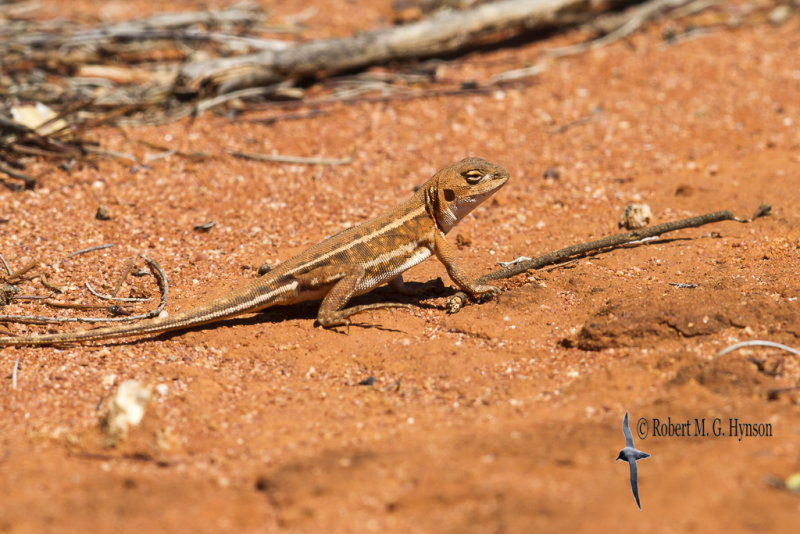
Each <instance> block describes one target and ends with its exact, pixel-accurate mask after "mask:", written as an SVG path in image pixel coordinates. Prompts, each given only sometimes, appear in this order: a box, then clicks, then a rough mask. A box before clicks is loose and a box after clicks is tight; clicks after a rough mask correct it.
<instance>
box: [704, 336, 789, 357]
mask: <svg viewBox="0 0 800 534" xmlns="http://www.w3.org/2000/svg"><path fill="white" fill-rule="evenodd" d="M743 347H772V348H773V349H781V350H785V351H786V352H791V353H792V354H796V355H797V356H800V350H797V349H793V348H792V347H787V346H786V345H782V344H780V343H775V342H774V341H761V340H758V339H754V340H752V341H742V342H741V343H737V344H735V345H731V346H730V347H728V348H726V349H723V350H721V351H719V352H718V353H717V354H716V356H714V357H715V358H719V357H720V356H722V355H723V354H728V353H729V352H733V351H735V350H738V349H741V348H743Z"/></svg>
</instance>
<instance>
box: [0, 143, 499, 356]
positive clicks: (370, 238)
mask: <svg viewBox="0 0 800 534" xmlns="http://www.w3.org/2000/svg"><path fill="white" fill-rule="evenodd" d="M508 178H509V174H508V172H507V171H506V170H505V169H504V168H503V167H501V166H499V165H496V164H494V163H490V162H488V161H486V160H484V159H481V158H475V157H472V158H465V159H463V160H461V161H459V162H458V163H455V164H453V165H450V166H449V167H445V168H443V169H441V170H440V171H438V172H437V173H436V174H434V175H433V177H432V178H431V179H429V180H428V181H427V182H425V183H424V184H422V185H421V186H420V187H419V188H418V189H417V190H416V191H415V193H414V194H413V195H412V196H411V197H410V198H408V199H407V200H406V201H404V202H403V203H401V204H400V205H398V206H397V207H395V208H394V209H392V210H389V211H386V212H385V213H383V214H381V215H379V216H377V217H375V218H374V219H371V220H369V221H366V222H364V223H362V224H360V225H357V226H353V227H350V228H348V229H346V230H344V231H342V232H339V233H338V234H335V235H333V236H331V237H329V238H327V239H325V240H324V241H322V242H320V243H318V244H316V245H314V246H312V247H310V248H308V249H306V250H305V251H304V252H301V253H300V254H298V255H297V256H294V257H293V258H291V259H289V260H287V261H285V262H283V263H279V264H278V265H277V266H275V267H274V268H273V269H271V270H270V271H268V272H267V273H265V274H263V275H262V276H260V277H258V278H255V279H253V280H252V281H250V282H248V283H247V284H245V285H243V286H241V287H240V288H239V289H236V290H233V291H231V292H230V293H228V294H226V295H223V296H221V297H219V298H217V299H214V300H212V301H210V302H207V303H205V304H201V305H199V306H197V307H194V308H190V309H188V310H186V311H182V312H179V313H176V314H174V315H167V316H166V317H162V318H155V319H149V320H145V321H141V322H138V323H133V324H129V325H125V326H111V327H103V328H95V329H89V330H76V331H72V332H63V333H54V334H40V335H24V336H9V337H0V346H2V345H52V344H72V343H82V342H92V341H102V340H107V339H116V338H125V337H137V336H145V335H152V334H160V333H163V332H168V331H173V330H180V329H186V328H190V327H193V326H197V325H202V324H207V323H212V322H216V321H220V320H223V319H228V318H232V317H236V316H239V315H242V314H246V313H253V312H258V311H261V310H264V309H266V308H269V307H271V306H276V305H290V304H295V303H298V302H304V301H309V300H321V301H322V302H321V304H320V306H319V310H318V313H317V323H318V324H319V325H321V326H322V327H325V328H332V327H336V326H345V325H349V324H350V317H352V316H353V315H355V314H358V313H362V312H365V311H369V310H374V309H379V308H392V307H394V308H397V307H409V305H408V304H400V303H391V302H378V303H372V304H362V305H355V306H350V307H346V306H347V303H348V302H349V301H350V299H351V298H352V297H354V296H357V295H363V294H364V293H367V292H369V291H370V290H372V289H374V288H375V287H378V286H380V285H382V284H384V283H388V284H389V285H390V287H392V288H393V289H395V290H396V291H397V292H399V293H401V294H414V293H415V291H414V290H413V288H411V287H409V286H407V285H406V284H404V282H403V274H402V273H403V272H404V271H406V270H408V269H410V268H411V267H413V266H415V265H417V264H419V263H420V262H422V261H424V260H425V259H427V258H429V257H431V256H433V255H435V256H436V257H437V258H438V259H439V261H441V262H442V263H443V264H444V266H445V269H446V270H447V273H448V275H449V276H450V278H451V279H452V280H453V282H455V283H456V285H457V286H458V287H459V288H460V289H462V290H463V291H464V292H465V293H467V294H468V295H469V296H470V297H471V298H473V299H484V298H486V297H497V295H498V294H499V292H500V291H499V289H497V288H496V287H494V286H490V285H481V284H476V283H475V282H474V280H473V279H470V277H469V276H468V275H467V274H466V272H465V271H464V270H463V269H462V267H461V266H460V265H459V263H458V262H457V260H456V254H455V247H454V246H453V245H452V244H451V243H449V242H448V241H447V239H446V238H445V236H446V234H447V233H448V232H449V231H450V230H451V229H452V228H453V226H454V225H455V224H456V223H458V222H459V221H460V220H462V219H463V218H464V217H466V216H467V215H468V214H469V213H470V212H471V211H472V210H473V209H474V208H475V207H476V206H478V205H479V204H480V203H481V202H483V201H484V200H486V199H487V198H488V197H489V196H491V195H492V194H493V193H495V192H497V190H498V189H500V188H501V187H502V186H503V185H504V184H505V183H506V181H507V180H508Z"/></svg>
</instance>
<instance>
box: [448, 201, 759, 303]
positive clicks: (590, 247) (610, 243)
mask: <svg viewBox="0 0 800 534" xmlns="http://www.w3.org/2000/svg"><path fill="white" fill-rule="evenodd" d="M770 209H771V208H770V206H768V205H766V204H765V205H762V206H759V208H758V210H756V213H755V214H754V215H753V217H752V218H750V219H740V218H738V217H736V216H734V215H733V213H731V212H730V211H729V210H724V211H716V212H714V213H707V214H705V215H699V216H697V217H690V218H688V219H682V220H679V221H670V222H666V223H662V224H657V225H655V226H650V227H647V228H639V229H636V230H632V231H630V232H625V233H622V234H617V235H612V236H609V237H604V238H602V239H596V240H594V241H590V242H588V243H581V244H578V245H571V246H569V247H566V248H563V249H561V250H556V251H554V252H550V253H547V254H544V255H542V256H539V257H537V258H533V259H525V260H523V261H518V262H511V263H510V264H509V265H507V266H506V267H503V268H502V269H498V270H496V271H493V272H491V273H488V274H485V275H483V276H481V277H479V278H477V279H476V280H475V284H485V283H486V282H489V281H491V280H499V279H501V278H511V277H512V276H516V275H518V274H522V273H524V272H526V271H531V270H534V269H541V268H542V267H545V266H547V265H552V264H554V263H560V262H562V261H565V260H567V259H570V258H572V257H573V256H578V255H582V254H586V253H588V252H593V251H596V250H602V249H608V248H613V247H618V246H620V245H626V244H630V243H634V242H636V241H641V240H643V239H647V238H652V237H656V236H659V235H661V234H666V233H667V232H674V231H675V230H682V229H684V228H695V227H698V226H703V225H706V224H710V223H715V222H719V221H736V222H740V223H748V222H751V221H752V220H754V219H757V218H758V217H762V216H764V215H767V214H768V213H769V212H770ZM466 302H467V295H466V294H465V293H464V292H462V291H459V292H457V293H456V294H455V295H453V296H452V297H451V298H450V302H449V307H450V312H451V313H456V312H458V311H459V310H460V309H461V307H462V306H463V305H464V303H466Z"/></svg>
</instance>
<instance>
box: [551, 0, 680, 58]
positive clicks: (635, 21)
mask: <svg viewBox="0 0 800 534" xmlns="http://www.w3.org/2000/svg"><path fill="white" fill-rule="evenodd" d="M689 1H690V0H649V1H648V2H645V3H643V4H641V5H640V6H637V7H636V8H635V9H633V10H632V12H631V14H630V16H629V17H627V19H626V20H625V22H624V23H623V24H621V25H620V26H619V27H618V28H617V29H615V30H614V31H612V32H610V33H607V34H606V35H604V36H602V37H600V38H598V39H594V40H592V41H587V42H585V43H578V44H576V45H570V46H563V47H560V48H551V49H550V50H548V51H547V53H548V55H550V56H554V57H563V56H571V55H574V54H580V53H583V52H586V51H587V50H595V49H597V48H601V47H603V46H606V45H609V44H611V43H614V42H616V41H619V40H621V39H624V38H625V37H627V36H629V35H630V34H632V33H633V32H635V31H636V30H638V29H639V28H640V27H641V26H642V24H644V23H645V22H647V21H648V20H650V19H652V18H655V17H657V16H658V15H660V14H661V13H663V12H665V11H668V10H670V9H673V8H675V7H679V6H681V5H684V4H686V3H688V2H689Z"/></svg>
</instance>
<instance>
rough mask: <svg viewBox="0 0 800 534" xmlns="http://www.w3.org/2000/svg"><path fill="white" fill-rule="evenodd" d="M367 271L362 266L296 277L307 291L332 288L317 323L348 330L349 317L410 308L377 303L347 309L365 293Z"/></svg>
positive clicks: (326, 269)
mask: <svg viewBox="0 0 800 534" xmlns="http://www.w3.org/2000/svg"><path fill="white" fill-rule="evenodd" d="M365 278H366V271H365V270H364V267H362V266H361V265H358V264H356V265H327V266H325V267H319V268H317V269H312V270H311V271H309V272H307V273H304V274H301V275H296V276H295V279H296V280H297V281H298V282H299V283H300V285H301V286H302V287H303V288H304V289H308V290H312V291H313V290H315V289H319V288H320V287H324V286H330V289H329V290H328V292H327V294H326V295H325V297H324V298H323V299H322V303H321V304H320V306H319V312H318V313H317V322H318V323H319V324H320V325H321V326H323V327H325V328H332V327H335V326H345V325H348V324H350V317H352V316H353V315H356V314H358V313H363V312H365V311H369V310H377V309H381V308H409V309H411V305H409V304H401V303H395V302H377V303H374V304H362V305H359V306H350V307H349V308H345V306H346V305H347V303H348V302H349V301H350V299H351V298H352V297H353V296H354V295H355V294H356V292H357V291H358V290H359V289H363V286H362V284H363V282H364V279H365Z"/></svg>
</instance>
